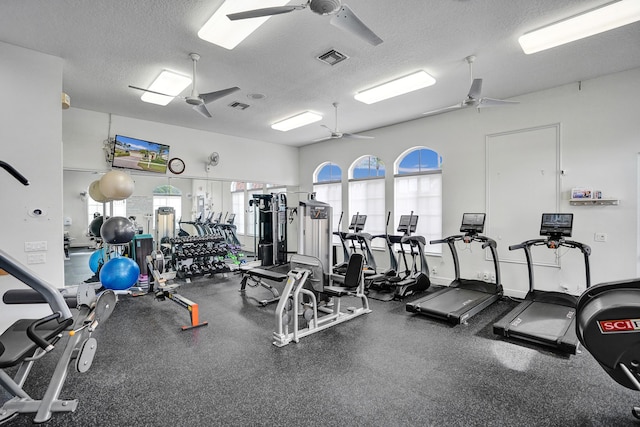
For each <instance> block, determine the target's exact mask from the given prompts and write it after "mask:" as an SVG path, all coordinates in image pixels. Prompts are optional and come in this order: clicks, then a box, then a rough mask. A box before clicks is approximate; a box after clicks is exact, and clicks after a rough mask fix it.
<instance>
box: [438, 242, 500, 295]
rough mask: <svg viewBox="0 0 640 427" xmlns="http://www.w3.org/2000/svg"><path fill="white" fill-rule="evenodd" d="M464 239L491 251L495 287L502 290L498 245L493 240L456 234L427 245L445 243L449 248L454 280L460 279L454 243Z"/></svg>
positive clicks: (458, 262) (458, 261)
mask: <svg viewBox="0 0 640 427" xmlns="http://www.w3.org/2000/svg"><path fill="white" fill-rule="evenodd" d="M465 237H468V238H470V239H471V240H470V241H472V242H473V241H476V242H482V249H485V248H487V247H488V248H489V250H491V258H492V259H493V268H494V270H495V272H496V286H498V287H499V288H500V289H502V282H501V280H502V279H501V277H500V263H499V262H498V250H497V247H498V244H497V243H496V241H495V240H493V239H491V238H489V237H486V236H481V235H479V234H473V235H470V234H464V235H463V234H458V235H455V236H449V237H445V238H444V239H438V240H431V241H430V242H429V243H430V244H432V245H434V244H438V243H446V244H447V245H448V246H449V250H450V251H451V256H452V257H453V268H454V270H455V274H456V280H459V279H460V260H459V259H458V251H457V250H456V245H455V242H456V241H458V240H464V238H465Z"/></svg>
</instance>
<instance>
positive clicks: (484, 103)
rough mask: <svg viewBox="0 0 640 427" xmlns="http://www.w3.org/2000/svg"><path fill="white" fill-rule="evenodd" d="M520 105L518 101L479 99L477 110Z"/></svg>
mask: <svg viewBox="0 0 640 427" xmlns="http://www.w3.org/2000/svg"><path fill="white" fill-rule="evenodd" d="M513 104H520V103H519V102H518V101H505V100H504V99H493V98H481V99H480V101H479V102H478V105H477V108H486V107H500V106H503V105H513Z"/></svg>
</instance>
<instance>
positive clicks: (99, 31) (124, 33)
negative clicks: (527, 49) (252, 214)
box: [0, 0, 640, 146]
mask: <svg viewBox="0 0 640 427" xmlns="http://www.w3.org/2000/svg"><path fill="white" fill-rule="evenodd" d="M607 2H608V0H509V1H504V0H402V1H388V0H387V1H383V0H349V1H348V3H347V4H348V5H349V6H350V7H351V9H353V10H354V11H355V12H356V13H357V14H358V16H359V17H360V19H361V20H362V21H364V22H365V23H366V24H367V25H368V26H369V27H370V28H371V29H372V30H373V31H374V32H375V33H376V34H377V35H378V36H380V37H381V38H382V39H383V40H384V43H382V44H380V45H378V46H375V47H374V46H371V45H369V44H367V43H365V42H363V41H361V40H360V39H358V38H356V37H354V36H352V35H351V34H349V33H346V32H344V31H342V30H340V29H338V28H336V27H334V26H332V25H330V24H329V19H330V18H329V17H326V16H320V15H316V14H314V13H313V12H311V10H309V9H305V10H299V11H294V12H292V13H289V14H283V15H277V16H273V17H272V18H270V19H269V20H268V21H267V22H266V23H265V24H264V25H263V26H262V27H260V28H259V29H258V30H257V31H256V32H254V33H253V34H252V35H251V36H249V38H247V39H246V40H245V41H244V42H243V43H241V44H240V45H239V46H238V47H236V48H235V49H234V50H231V51H229V50H226V49H224V48H221V47H218V46H215V45H212V44H209V43H207V42H205V41H203V40H201V39H199V38H198V36H197V31H198V30H199V28H200V27H201V26H202V24H204V22H205V21H206V20H207V19H208V18H209V17H210V16H211V15H212V14H213V12H214V11H215V10H216V9H217V8H218V7H219V5H220V4H221V3H222V0H136V1H131V0H127V1H124V0H109V1H87V0H48V1H42V0H21V1H4V2H0V41H3V42H7V43H11V44H14V45H18V46H22V47H25V48H28V49H33V50H36V51H39V52H44V53H48V54H51V55H55V56H59V57H61V58H63V59H64V82H63V88H64V90H65V92H67V93H68V94H69V95H70V96H71V104H72V106H74V107H77V108H83V109H88V110H94V111H99V112H105V113H113V114H116V115H122V116H128V117H134V118H139V119H144V120H150V121H156V122H162V123H169V124H174V125H179V126H184V127H189V128H194V129H201V130H207V131H212V132H218V133H222V134H228V135H235V136H240V137H245V138H251V139H256V140H263V141H268V142H273V143H278V144H287V145H294V146H300V145H305V144H309V143H311V142H312V141H313V140H316V139H319V138H322V137H324V136H327V134H328V131H327V130H326V129H324V128H323V127H321V126H320V124H324V125H326V126H328V127H330V128H334V112H333V106H332V103H333V102H339V103H340V116H339V120H340V123H339V124H340V130H341V131H343V132H352V133H354V132H365V131H367V130H370V129H375V128H377V127H381V126H386V125H390V124H394V123H398V122H403V121H406V120H412V119H415V118H419V117H423V116H422V115H421V113H423V112H425V111H431V110H434V109H437V108H440V107H445V106H449V105H452V104H455V103H457V102H460V101H462V100H463V99H464V97H465V96H466V93H467V91H468V88H469V74H468V67H467V65H466V63H465V62H464V58H465V57H466V56H468V55H471V54H473V55H476V56H477V59H476V62H475V64H474V76H475V77H482V78H483V79H484V86H483V95H484V96H489V97H492V98H510V97H514V96H518V95H522V94H525V93H529V92H533V91H538V90H542V89H546V88H550V87H555V86H559V85H563V84H566V83H571V82H577V81H580V80H585V79H589V78H593V77H597V76H600V75H604V74H609V73H613V72H617V71H622V70H626V69H631V68H636V67H640V24H639V23H635V24H631V25H627V26H626V27H623V28H620V29H616V30H613V31H609V32H607V33H604V34H600V35H597V36H593V37H590V38H588V39H584V40H581V41H577V42H574V43H571V44H569V45H565V46H561V47H558V48H555V49H551V50H549V51H546V52H541V53H537V54H533V55H525V54H524V53H523V52H522V50H521V49H520V47H519V45H518V42H517V39H518V37H519V36H520V35H522V34H523V33H525V32H528V31H531V30H533V29H536V28H538V27H541V26H543V25H546V24H549V23H552V22H555V21H557V20H560V19H563V18H566V17H569V16H571V15H574V14H576V13H579V12H581V11H584V10H587V9H590V8H593V7H596V6H599V5H601V4H604V3H607ZM302 3H304V0H298V1H296V0H294V1H291V2H290V3H289V4H302ZM329 49H336V50H338V51H340V52H342V53H344V54H346V55H348V56H349V59H348V60H346V61H344V62H342V63H340V64H337V65H336V66H333V67H331V66H329V65H327V64H324V63H322V62H320V61H318V60H317V59H316V56H318V55H319V54H322V53H324V52H326V51H327V50H329ZM190 52H196V53H199V54H200V55H201V56H202V58H201V60H200V62H199V63H198V82H197V86H198V90H199V91H200V92H201V93H203V92H210V91H215V90H219V89H223V88H227V87H231V86H239V87H240V88H241V91H239V92H236V93H235V94H233V95H230V96H228V97H226V98H222V99H221V100H218V101H216V102H214V103H212V104H209V105H208V109H209V111H210V112H211V113H212V115H213V118H210V119H207V118H204V117H202V116H200V115H199V114H198V113H196V112H195V111H193V110H192V109H191V108H190V106H188V105H187V104H186V103H184V101H182V100H180V99H175V100H174V101H172V102H171V103H170V104H169V105H168V106H166V107H161V106H157V105H153V104H147V103H144V102H142V101H141V100H140V93H139V92H137V91H134V90H132V89H129V88H128V85H130V84H131V85H135V86H142V87H147V86H148V85H149V84H150V83H151V81H152V80H153V79H154V78H155V77H156V76H157V75H158V73H159V72H160V71H161V70H162V69H164V68H167V69H173V70H176V71H180V72H182V73H185V74H188V75H190V74H191V61H190V59H189V57H188V54H189V53H190ZM417 69H424V70H426V71H427V72H429V73H430V74H431V75H433V76H434V77H435V78H436V80H437V83H436V84H435V85H434V86H431V87H429V88H425V89H421V90H419V91H417V92H413V93H411V94H407V95H403V96H400V97H396V98H393V99H390V100H386V101H382V102H379V103H377V104H372V105H366V104H362V103H360V102H358V101H355V100H354V99H353V95H354V94H355V93H356V92H357V91H360V90H362V89H365V88H368V87H371V86H374V85H376V84H379V83H382V82H384V81H387V80H389V79H392V78H395V77H399V76H403V75H405V74H408V73H410V72H412V71H415V70H417ZM188 92H189V90H188V89H187V90H185V92H183V95H187V94H188ZM254 93H261V94H264V95H266V97H265V98H264V99H261V100H254V99H251V98H250V97H249V95H250V94H254ZM233 101H240V102H243V103H247V104H250V107H249V108H248V109H246V110H237V109H232V108H230V107H228V104H230V103H231V102H233ZM511 108H517V107H511ZM305 110H311V111H315V112H318V113H320V114H322V115H323V116H324V118H323V120H322V121H321V122H319V123H314V124H312V125H308V126H305V127H303V128H300V129H296V130H293V131H290V132H279V131H275V130H272V129H271V128H270V124H271V123H272V122H274V121H277V120H280V119H283V118H286V117H289V116H291V115H294V114H297V113H299V112H302V111H305ZM424 120H438V116H435V117H430V118H425V119H424Z"/></svg>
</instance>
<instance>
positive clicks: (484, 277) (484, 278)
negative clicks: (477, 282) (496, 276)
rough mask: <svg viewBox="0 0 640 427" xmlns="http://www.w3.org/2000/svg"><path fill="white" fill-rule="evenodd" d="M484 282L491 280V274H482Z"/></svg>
mask: <svg viewBox="0 0 640 427" xmlns="http://www.w3.org/2000/svg"><path fill="white" fill-rule="evenodd" d="M482 280H484V281H485V282H486V281H487V280H489V273H487V272H486V271H485V272H484V273H482Z"/></svg>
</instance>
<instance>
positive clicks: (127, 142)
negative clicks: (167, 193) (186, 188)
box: [111, 135, 169, 173]
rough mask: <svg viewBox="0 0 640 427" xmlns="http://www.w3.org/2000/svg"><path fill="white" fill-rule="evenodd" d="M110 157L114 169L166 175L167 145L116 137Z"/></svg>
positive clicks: (121, 136)
mask: <svg viewBox="0 0 640 427" xmlns="http://www.w3.org/2000/svg"><path fill="white" fill-rule="evenodd" d="M112 155H113V156H112V159H113V161H112V162H111V166H113V167H114V168H120V169H130V170H137V171H142V172H154V173H167V162H168V161H169V146H168V145H164V144H158V143H155V142H150V141H145V140H142V139H137V138H131V137H129V136H123V135H116V138H115V143H114V144H113V153H112Z"/></svg>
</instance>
